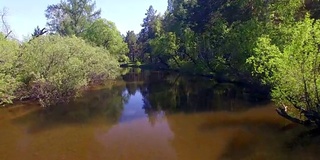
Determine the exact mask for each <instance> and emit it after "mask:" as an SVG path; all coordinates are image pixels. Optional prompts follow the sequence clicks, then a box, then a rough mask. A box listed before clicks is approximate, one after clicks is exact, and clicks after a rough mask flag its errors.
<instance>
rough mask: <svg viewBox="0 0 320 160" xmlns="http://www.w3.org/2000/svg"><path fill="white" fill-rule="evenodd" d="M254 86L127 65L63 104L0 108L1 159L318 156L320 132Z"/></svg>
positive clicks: (304, 157) (185, 159)
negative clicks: (282, 111)
mask: <svg viewBox="0 0 320 160" xmlns="http://www.w3.org/2000/svg"><path fill="white" fill-rule="evenodd" d="M257 91H258V90H256V88H250V87H243V86H235V85H233V84H219V83H216V82H215V81H214V80H210V79H206V78H201V77H190V76H183V75H180V74H177V73H169V72H158V71H144V70H134V69H132V70H130V71H129V73H127V74H125V75H123V76H121V77H119V78H118V79H117V80H114V81H109V82H108V83H106V84H105V85H103V86H96V87H92V88H90V90H89V91H88V92H86V93H85V94H84V95H83V96H82V97H79V98H78V99H77V100H75V101H74V102H71V103H70V104H68V105H64V106H56V107H53V108H50V109H49V110H43V109H39V107H38V106H37V105H35V104H21V105H17V106H14V107H12V108H8V109H0V142H1V143H0V159H9V160H11V159H26V160H28V159H30V160H31V159H48V160H50V159H78V160H82V159H119V160H126V159H137V160H140V159H168V160H175V159H178V160H180V159H181V160H189V159H190V160H194V159H203V160H207V159H208V160H209V159H210V160H212V159H213V160H215V159H316V157H317V151H318V148H319V144H320V143H319V142H320V137H319V136H317V135H318V131H316V132H313V131H312V132H306V131H308V130H307V129H306V128H303V127H300V126H297V125H292V124H290V123H288V122H287V121H285V120H283V119H282V118H281V117H279V116H278V115H277V114H276V113H275V111H274V106H273V104H271V103H267V102H263V101H261V100H262V99H264V98H266V97H264V96H261V95H259V94H255V93H256V92H257ZM288 124H289V125H288ZM17 153H18V154H17Z"/></svg>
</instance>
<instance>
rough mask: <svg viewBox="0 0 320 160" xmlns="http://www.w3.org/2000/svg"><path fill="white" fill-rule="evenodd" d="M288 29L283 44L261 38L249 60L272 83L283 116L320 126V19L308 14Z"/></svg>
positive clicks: (274, 95) (256, 71) (267, 38)
mask: <svg viewBox="0 0 320 160" xmlns="http://www.w3.org/2000/svg"><path fill="white" fill-rule="evenodd" d="M285 32H286V33H287V34H286V36H285V37H281V39H285V40H286V41H284V42H285V43H282V44H281V43H280V44H277V43H274V42H277V41H274V40H273V37H270V36H268V35H265V36H262V37H260V38H259V41H258V46H257V47H256V48H255V55H254V56H253V57H251V58H250V59H248V62H249V63H251V64H252V65H253V66H254V73H255V74H258V75H259V76H260V77H261V78H262V80H263V82H265V83H267V84H269V85H271V86H272V91H271V94H272V98H273V100H274V101H275V102H276V103H277V104H278V105H281V106H283V107H284V108H282V107H280V108H278V109H277V112H278V113H279V114H280V115H281V116H283V117H285V118H287V119H289V120H291V121H294V122H297V123H300V124H304V125H311V124H316V125H317V126H318V127H320V114H319V113H320V94H319V92H320V88H319V86H320V68H319V62H320V61H319V60H320V50H319V46H320V21H319V20H314V19H311V18H310V17H309V15H307V16H306V18H305V19H304V20H303V21H299V22H295V23H294V24H293V25H288V26H286V29H285ZM274 38H276V37H274ZM278 38H279V37H278Z"/></svg>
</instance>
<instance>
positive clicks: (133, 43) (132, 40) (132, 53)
mask: <svg viewBox="0 0 320 160" xmlns="http://www.w3.org/2000/svg"><path fill="white" fill-rule="evenodd" d="M125 42H126V43H127V44H128V48H129V56H128V57H129V58H130V59H131V61H132V62H134V61H135V57H136V54H137V51H138V45H137V35H136V34H135V33H134V31H128V32H127V35H126V37H125Z"/></svg>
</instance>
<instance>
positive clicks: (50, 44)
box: [0, 0, 320, 126]
mask: <svg viewBox="0 0 320 160" xmlns="http://www.w3.org/2000/svg"><path fill="white" fill-rule="evenodd" d="M319 9H320V2H319V1H318V0H303V1H301V0H282V1H276V0H241V1H229V0H168V7H167V10H166V12H165V13H164V14H158V13H157V11H156V9H155V8H153V6H150V7H149V8H148V9H147V11H146V14H145V18H144V19H143V20H142V24H141V27H142V29H141V31H140V32H139V33H134V31H128V32H127V34H126V35H121V33H120V32H119V31H118V30H117V28H116V24H114V23H113V22H111V21H108V20H106V19H103V18H101V16H100V14H101V10H100V9H97V6H96V5H95V2H94V1H92V0H65V1H63V0H62V1H61V2H60V3H58V4H52V5H49V6H48V7H47V9H46V11H45V13H44V14H45V16H46V18H47V26H46V27H45V28H43V29H41V28H40V27H36V28H35V30H34V33H33V34H32V38H30V40H27V41H25V42H22V43H19V42H17V41H15V40H13V39H12V38H10V33H11V32H10V30H8V29H7V30H6V32H3V33H2V35H1V36H0V46H1V47H0V63H1V66H0V103H1V104H7V103H12V102H13V101H15V100H23V99H34V100H37V101H39V103H40V104H41V105H42V106H44V107H48V106H54V105H57V104H60V103H66V102H68V101H70V100H71V99H72V98H74V97H77V96H81V91H83V90H84V89H85V88H86V86H88V85H89V84H94V83H99V81H103V80H105V79H111V78H115V77H117V76H118V75H119V74H120V65H121V66H133V67H150V68H153V69H166V70H175V71H178V72H186V73H190V74H199V75H207V76H210V77H214V78H216V79H223V80H227V81H229V82H241V83H246V84H252V85H254V84H256V83H261V84H263V85H266V86H269V87H270V94H271V97H272V100H273V101H274V102H275V103H276V104H277V106H279V108H278V109H277V112H278V114H280V115H281V116H283V117H285V118H287V119H289V120H291V121H294V122H296V123H300V124H303V125H308V126H309V125H316V126H320V115H319V112H320V95H319V92H320V89H319V88H320V65H319V61H320V60H319V56H320V55H319V52H320V50H319V46H320V21H319V18H320V10H319ZM4 16H5V14H4V13H2V17H4ZM2 21H3V18H2ZM3 25H5V22H4V21H3Z"/></svg>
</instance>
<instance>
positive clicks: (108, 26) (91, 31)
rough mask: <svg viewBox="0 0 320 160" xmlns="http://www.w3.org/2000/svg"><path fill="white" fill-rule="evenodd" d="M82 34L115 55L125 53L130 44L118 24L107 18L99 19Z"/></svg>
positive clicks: (87, 39)
mask: <svg viewBox="0 0 320 160" xmlns="http://www.w3.org/2000/svg"><path fill="white" fill-rule="evenodd" d="M81 36H82V37H83V38H84V39H85V40H86V41H88V42H90V43H92V44H94V45H96V46H99V47H103V48H105V49H107V50H108V51H109V52H110V53H111V54H113V55H125V54H127V53H128V46H127V45H126V43H125V42H124V41H123V38H122V36H121V34H120V32H119V31H118V29H117V27H116V25H115V24H114V23H113V22H111V21H108V20H105V19H98V20H96V21H95V22H93V23H92V25H90V26H89V27H88V28H87V30H86V31H85V32H83V34H81Z"/></svg>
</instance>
